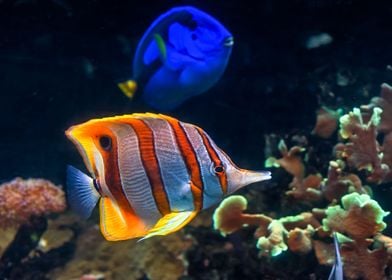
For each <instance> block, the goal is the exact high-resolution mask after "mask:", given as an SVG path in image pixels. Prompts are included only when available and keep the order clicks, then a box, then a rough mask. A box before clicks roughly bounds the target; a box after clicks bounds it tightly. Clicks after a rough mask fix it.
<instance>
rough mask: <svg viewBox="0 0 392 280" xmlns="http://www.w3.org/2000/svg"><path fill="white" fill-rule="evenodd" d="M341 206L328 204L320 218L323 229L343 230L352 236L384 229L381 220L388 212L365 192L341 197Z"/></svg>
mask: <svg viewBox="0 0 392 280" xmlns="http://www.w3.org/2000/svg"><path fill="white" fill-rule="evenodd" d="M342 205H343V208H342V207H341V206H339V205H336V206H330V207H328V208H327V210H326V215H327V217H326V218H324V219H323V220H322V223H323V229H324V230H325V231H338V232H341V233H343V232H345V233H347V234H348V235H349V236H350V237H353V238H367V237H371V236H373V235H374V234H376V233H378V232H380V231H382V230H384V229H385V228H386V224H385V223H384V222H383V219H384V217H385V216H387V215H388V214H389V212H386V211H384V210H383V209H382V208H381V206H380V205H379V204H378V202H377V201H375V200H373V199H371V198H370V196H368V195H367V194H359V193H350V194H346V195H345V196H343V197H342Z"/></svg>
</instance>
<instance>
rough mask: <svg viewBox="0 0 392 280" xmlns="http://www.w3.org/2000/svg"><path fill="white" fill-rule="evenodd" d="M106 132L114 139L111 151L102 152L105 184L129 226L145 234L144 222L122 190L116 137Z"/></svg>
mask: <svg viewBox="0 0 392 280" xmlns="http://www.w3.org/2000/svg"><path fill="white" fill-rule="evenodd" d="M105 132H106V134H107V135H108V136H110V138H111V139H112V149H111V151H109V152H108V151H105V150H101V151H100V153H101V155H102V158H103V161H104V164H105V182H106V184H107V186H108V188H109V190H110V193H111V194H112V195H113V197H114V199H115V200H116V202H117V204H118V206H119V209H120V211H121V215H122V216H123V217H124V218H125V220H126V221H127V225H128V226H132V231H135V232H136V231H137V232H140V234H143V231H144V230H143V229H144V228H145V225H144V222H143V221H142V220H140V218H139V217H138V216H137V215H136V213H135V211H134V210H133V208H132V206H131V205H130V204H129V201H128V199H127V198H126V196H125V193H124V191H123V188H122V183H121V177H120V171H119V166H118V144H117V139H116V136H115V135H114V134H113V133H111V132H109V131H105ZM96 146H97V147H100V146H99V144H98V143H96Z"/></svg>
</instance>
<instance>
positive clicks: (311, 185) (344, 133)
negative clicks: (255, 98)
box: [213, 84, 392, 279]
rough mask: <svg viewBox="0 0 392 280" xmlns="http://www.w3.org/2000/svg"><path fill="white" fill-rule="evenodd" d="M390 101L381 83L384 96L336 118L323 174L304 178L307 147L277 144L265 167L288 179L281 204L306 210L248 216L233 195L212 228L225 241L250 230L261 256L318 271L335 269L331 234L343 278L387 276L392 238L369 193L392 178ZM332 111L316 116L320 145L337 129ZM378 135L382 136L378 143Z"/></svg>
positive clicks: (244, 205) (217, 213)
mask: <svg viewBox="0 0 392 280" xmlns="http://www.w3.org/2000/svg"><path fill="white" fill-rule="evenodd" d="M391 97H392V88H391V87H390V86H389V85H387V84H383V85H382V86H381V97H379V98H374V99H372V103H371V104H370V105H367V106H362V107H361V108H354V109H353V110H352V111H351V112H349V113H347V114H345V115H342V116H341V117H340V118H339V136H340V137H339V140H338V143H337V144H336V145H335V147H334V151H333V154H332V155H331V158H330V162H329V167H328V171H327V172H326V174H325V175H323V174H322V172H318V170H315V169H314V167H313V169H312V170H311V172H309V171H308V169H310V168H309V167H310V166H309V164H308V161H309V158H310V157H311V156H312V155H310V153H309V152H308V151H307V149H306V147H305V146H301V145H297V146H293V147H292V148H291V149H289V148H287V146H286V144H285V141H284V140H281V141H280V142H279V145H278V151H279V152H280V153H281V155H282V157H281V158H275V157H270V158H268V159H267V160H266V163H265V165H266V167H271V168H278V167H281V168H283V169H284V170H286V172H287V173H288V174H290V175H291V176H292V181H291V182H290V183H289V184H288V190H287V191H286V192H285V197H286V199H288V200H289V201H290V202H291V203H293V204H298V205H301V207H302V208H301V207H300V208H299V209H303V207H306V208H307V209H308V210H307V211H304V212H301V213H299V214H294V215H288V216H282V217H279V215H278V214H276V213H274V214H272V215H264V214H250V213H247V212H246V209H247V204H248V201H247V199H246V198H245V197H243V196H238V195H235V196H230V197H228V198H226V199H225V200H223V201H222V202H221V204H220V205H219V207H218V208H217V209H216V210H215V213H214V216H213V220H214V228H215V229H217V230H219V231H220V233H221V234H222V235H223V236H226V235H228V234H231V233H234V232H236V231H238V230H240V229H242V228H244V227H255V228H256V230H255V232H254V237H255V238H256V239H257V242H256V246H257V248H258V249H259V253H260V255H261V256H264V257H269V258H271V257H275V256H278V255H282V254H283V253H284V252H285V251H287V250H290V251H291V252H293V253H295V254H298V255H306V254H309V253H311V252H314V254H315V256H316V257H317V260H318V262H319V264H322V265H332V264H333V263H334V259H335V253H334V246H333V242H332V235H333V233H336V236H337V239H338V241H339V242H338V243H339V244H340V246H339V247H340V254H341V257H342V262H343V269H344V275H345V277H346V278H347V279H384V278H385V277H387V276H388V275H387V274H386V273H389V272H388V271H386V268H387V267H388V268H389V270H390V269H391V268H392V262H391V260H392V250H391V244H392V241H391V240H392V239H391V238H390V237H388V236H386V235H383V234H382V231H383V230H384V229H385V228H386V223H385V222H384V218H385V217H386V216H387V215H388V214H389V212H388V211H385V210H384V209H383V208H382V207H381V206H380V204H379V203H378V202H377V201H376V200H375V199H374V198H372V193H373V192H372V188H376V187H377V185H379V184H381V183H385V182H388V181H390V178H391V175H390V173H391V171H390V170H391V167H392V165H391V163H392V161H391V158H392V156H391V148H390V143H391V142H392V140H391V139H392V137H391V135H392V133H391V128H392V123H391V118H390V115H391V114H385V113H384V112H391V110H392V106H391V102H390V101H391ZM378 106H379V107H378ZM338 111H341V110H338ZM333 112H335V111H330V114H329V116H328V118H327V120H325V119H324V117H321V116H320V113H319V116H318V120H317V123H316V128H317V129H316V128H315V129H314V130H313V134H315V135H318V137H320V138H329V137H331V136H332V135H333V134H334V132H333V131H331V129H330V128H331V127H332V128H335V129H337V128H338V126H337V125H335V124H334V122H336V121H337V113H333ZM321 113H322V114H326V113H327V112H326V111H325V110H324V112H321ZM319 122H322V124H320V123H319ZM320 127H327V129H326V132H325V133H324V132H318V133H315V131H320ZM321 131H322V130H321ZM380 133H382V134H385V136H384V137H383V138H378V136H379V134H380ZM379 139H382V141H381V142H380V140H379ZM305 142H306V141H305ZM303 154H305V155H303ZM363 181H364V182H363Z"/></svg>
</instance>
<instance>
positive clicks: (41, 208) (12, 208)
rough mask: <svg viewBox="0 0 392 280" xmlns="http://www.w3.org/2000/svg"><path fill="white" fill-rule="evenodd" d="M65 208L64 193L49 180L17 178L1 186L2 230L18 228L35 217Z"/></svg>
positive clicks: (0, 218)
mask: <svg viewBox="0 0 392 280" xmlns="http://www.w3.org/2000/svg"><path fill="white" fill-rule="evenodd" d="M65 208H66V203H65V196H64V192H63V191H62V189H61V188H60V187H57V186H55V185H54V184H52V183H51V182H49V181H47V180H44V179H28V180H23V179H21V178H16V179H14V180H12V181H10V182H8V183H4V184H2V185H0V228H3V229H5V228H9V227H17V226H19V225H21V224H25V223H28V222H29V219H30V218H31V217H33V216H42V215H47V214H50V213H59V212H62V211H64V210H65Z"/></svg>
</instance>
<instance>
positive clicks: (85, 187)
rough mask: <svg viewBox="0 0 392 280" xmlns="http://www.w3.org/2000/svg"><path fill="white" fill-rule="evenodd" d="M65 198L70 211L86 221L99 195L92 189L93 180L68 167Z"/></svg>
mask: <svg viewBox="0 0 392 280" xmlns="http://www.w3.org/2000/svg"><path fill="white" fill-rule="evenodd" d="M67 197H68V203H69V205H70V206H71V209H72V210H74V211H75V212H76V213H78V214H79V215H80V216H82V217H83V218H85V219H87V218H88V217H90V215H91V212H92V211H93V210H94V207H95V205H96V204H97V202H98V200H99V198H100V195H99V193H98V192H97V190H96V189H95V187H94V180H93V178H91V177H89V176H87V175H86V174H84V173H83V172H82V171H80V170H79V169H76V168H75V167H73V166H71V165H68V167H67Z"/></svg>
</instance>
